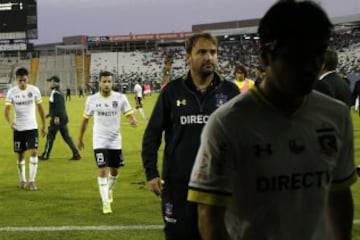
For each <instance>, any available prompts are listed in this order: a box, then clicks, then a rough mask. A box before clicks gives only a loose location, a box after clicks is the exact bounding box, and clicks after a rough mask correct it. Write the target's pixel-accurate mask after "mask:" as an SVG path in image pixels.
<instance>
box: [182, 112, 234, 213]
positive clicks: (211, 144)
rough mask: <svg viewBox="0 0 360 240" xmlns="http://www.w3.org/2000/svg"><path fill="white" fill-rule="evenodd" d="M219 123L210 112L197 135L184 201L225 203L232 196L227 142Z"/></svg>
mask: <svg viewBox="0 0 360 240" xmlns="http://www.w3.org/2000/svg"><path fill="white" fill-rule="evenodd" d="M224 132H225V131H224V128H223V127H222V123H221V121H220V120H219V118H217V116H216V115H212V116H211V117H210V119H209V121H208V123H207V124H206V125H205V127H204V130H203V133H202V135H201V144H200V148H199V151H198V153H197V156H196V160H195V164H194V167H193V170H192V173H191V177H190V183H189V192H188V200H189V201H193V202H198V203H204V204H207V205H217V206H226V205H227V204H228V201H229V199H230V197H231V195H232V171H231V169H232V167H231V165H232V162H231V159H233V157H232V156H231V155H232V154H231V152H232V151H231V149H230V145H229V141H228V140H227V137H226V135H225V134H224Z"/></svg>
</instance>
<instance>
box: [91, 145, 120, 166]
mask: <svg viewBox="0 0 360 240" xmlns="http://www.w3.org/2000/svg"><path fill="white" fill-rule="evenodd" d="M94 156H95V161H96V165H97V166H98V167H99V168H102V167H106V166H107V167H113V168H119V167H123V166H124V158H123V155H122V151H121V149H119V150H116V149H103V148H100V149H94Z"/></svg>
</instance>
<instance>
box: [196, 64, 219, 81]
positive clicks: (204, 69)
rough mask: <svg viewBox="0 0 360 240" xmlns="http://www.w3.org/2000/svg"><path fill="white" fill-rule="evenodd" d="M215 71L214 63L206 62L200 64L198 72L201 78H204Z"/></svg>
mask: <svg viewBox="0 0 360 240" xmlns="http://www.w3.org/2000/svg"><path fill="white" fill-rule="evenodd" d="M214 72H215V65H214V64H206V65H203V66H201V68H200V71H199V74H200V76H201V77H202V78H206V77H208V76H210V75H211V74H213V73H214Z"/></svg>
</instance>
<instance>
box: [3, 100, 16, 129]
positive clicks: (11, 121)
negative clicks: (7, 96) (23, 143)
mask: <svg viewBox="0 0 360 240" xmlns="http://www.w3.org/2000/svg"><path fill="white" fill-rule="evenodd" d="M10 107H11V105H10V104H6V105H5V109H4V115H5V119H6V121H7V122H8V124H9V126H10V127H11V128H12V129H14V130H15V123H14V122H13V120H11V118H10Z"/></svg>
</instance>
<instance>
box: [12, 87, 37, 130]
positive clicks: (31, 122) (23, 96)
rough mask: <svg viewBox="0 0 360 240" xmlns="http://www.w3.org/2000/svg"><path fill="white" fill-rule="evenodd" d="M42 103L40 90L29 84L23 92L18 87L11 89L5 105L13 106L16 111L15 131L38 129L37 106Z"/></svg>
mask: <svg viewBox="0 0 360 240" xmlns="http://www.w3.org/2000/svg"><path fill="white" fill-rule="evenodd" d="M39 103H41V93H40V91H39V89H38V88H37V87H36V86H34V85H30V84H28V85H27V87H26V89H24V90H21V89H20V88H19V87H18V86H15V87H12V88H10V89H9V91H8V92H7V95H6V100H5V104H6V105H12V106H13V107H14V111H15V129H16V130H17V131H25V130H32V129H37V128H38V125H37V122H36V104H39Z"/></svg>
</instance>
